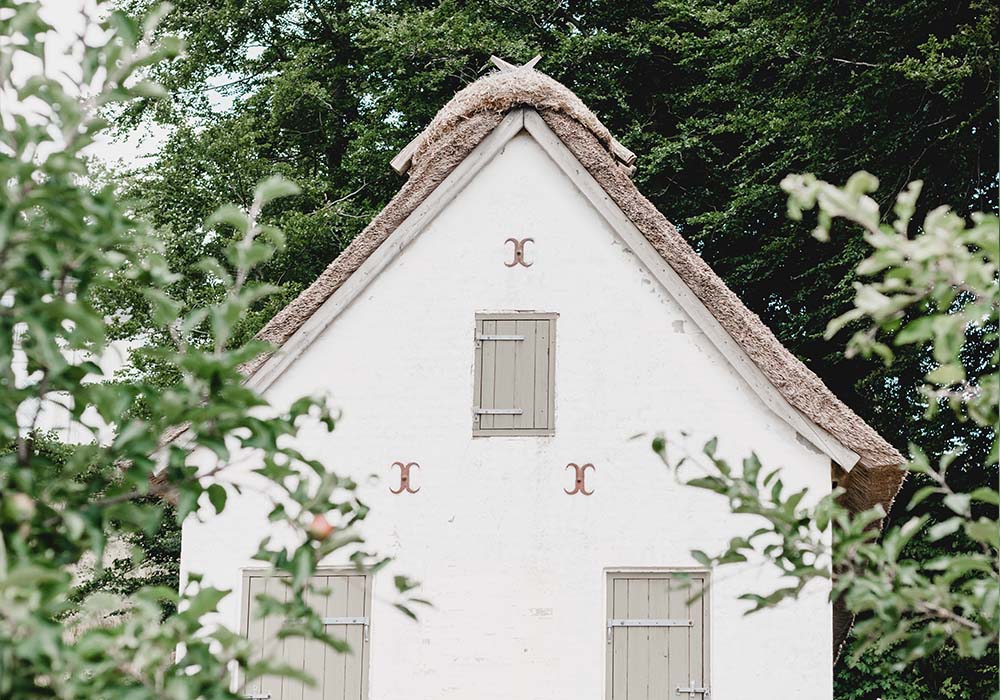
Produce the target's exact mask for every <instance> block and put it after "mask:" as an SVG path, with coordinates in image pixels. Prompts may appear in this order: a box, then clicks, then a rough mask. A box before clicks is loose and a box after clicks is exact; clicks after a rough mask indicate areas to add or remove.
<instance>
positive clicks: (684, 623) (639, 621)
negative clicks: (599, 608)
mask: <svg viewBox="0 0 1000 700" xmlns="http://www.w3.org/2000/svg"><path fill="white" fill-rule="evenodd" d="M615 627H694V620H683V619H645V618H636V619H621V618H613V619H611V620H608V644H611V631H612V630H613V629H614V628H615Z"/></svg>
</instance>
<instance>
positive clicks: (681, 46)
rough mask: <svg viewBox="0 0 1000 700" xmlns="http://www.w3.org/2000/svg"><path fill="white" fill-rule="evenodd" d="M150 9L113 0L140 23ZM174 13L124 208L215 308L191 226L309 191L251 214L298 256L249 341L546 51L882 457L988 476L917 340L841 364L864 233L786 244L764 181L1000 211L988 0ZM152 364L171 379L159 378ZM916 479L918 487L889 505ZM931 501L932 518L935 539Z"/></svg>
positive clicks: (656, 193) (957, 670)
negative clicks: (507, 63) (442, 135)
mask: <svg viewBox="0 0 1000 700" xmlns="http://www.w3.org/2000/svg"><path fill="white" fill-rule="evenodd" d="M153 3H154V0H118V5H119V6H120V7H122V8H124V9H126V10H127V11H129V12H132V13H142V12H143V11H145V9H147V8H148V7H149V6H150V5H151V4H153ZM177 4H178V8H177V11H176V12H174V13H173V14H171V15H170V16H169V17H168V18H167V20H166V24H164V25H163V27H164V29H163V31H167V32H173V33H177V34H179V35H182V36H184V37H185V39H186V40H187V55H186V58H185V59H184V60H183V61H176V62H173V63H171V64H169V65H164V66H162V67H158V68H156V69H155V74H156V75H157V77H158V79H160V80H161V81H162V82H163V83H164V84H165V85H166V86H168V88H169V89H170V93H171V94H170V99H169V100H156V101H153V100H148V101H146V100H139V101H138V102H136V103H134V104H133V105H132V106H130V107H129V108H128V109H125V110H122V111H121V112H120V113H118V114H117V115H116V118H115V122H116V124H117V126H118V128H119V129H122V130H127V129H129V128H132V127H134V126H135V125H136V124H138V123H140V122H142V121H144V120H152V121H154V122H157V123H160V124H165V125H168V126H169V127H170V128H171V129H172V130H173V131H172V136H171V138H170V140H169V141H168V143H167V144H166V146H165V147H164V148H163V149H162V151H161V152H160V153H159V154H158V155H157V157H156V158H155V159H154V163H153V164H152V165H151V166H150V167H149V168H148V169H146V170H145V171H143V172H140V173H138V174H137V175H136V178H135V180H134V184H133V186H132V188H131V191H132V192H133V193H134V194H135V195H137V196H139V197H141V198H142V199H143V200H145V205H144V206H143V212H144V213H145V214H146V215H147V216H148V217H149V218H150V219H151V220H152V221H153V222H154V223H155V225H156V229H157V232H158V235H159V236H160V237H161V239H162V241H163V244H164V247H165V250H166V255H167V257H168V259H170V261H171V263H172V265H173V266H174V267H175V268H176V269H178V270H180V271H182V272H183V273H184V275H183V279H182V280H180V281H179V282H177V283H176V284H175V285H173V286H172V287H171V292H172V293H173V294H174V296H175V297H176V298H178V299H179V300H181V301H182V302H184V303H185V304H191V305H197V304H200V303H205V302H206V301H210V300H213V299H215V298H216V295H218V294H219V292H220V290H219V288H218V286H217V285H213V284H211V279H210V278H209V277H207V276H206V275H205V274H204V273H203V272H201V271H200V270H198V269H196V268H195V265H196V263H197V261H198V260H199V259H200V257H202V256H203V255H215V256H218V255H219V254H220V253H219V246H221V245H223V244H224V241H223V240H221V239H218V238H216V239H211V238H209V239H208V240H205V236H204V231H203V230H202V228H201V222H202V221H203V220H204V219H205V218H206V217H207V216H209V215H210V214H211V212H212V211H214V209H215V208H216V207H218V206H219V205H221V204H222V203H224V202H227V201H236V202H240V203H242V204H243V205H244V206H246V202H247V200H248V199H249V197H250V196H251V192H252V188H253V183H254V182H256V180H257V179H259V178H260V177H262V176H264V175H265V174H266V173H269V172H270V171H271V170H272V169H273V170H276V171H278V172H280V173H282V174H284V175H286V176H287V177H289V178H291V179H294V180H295V181H296V182H297V183H299V184H300V185H301V188H302V191H301V193H300V194H299V195H297V196H295V197H290V198H288V199H285V200H282V201H281V202H279V203H277V204H276V205H274V206H272V207H271V208H270V209H269V210H268V211H267V212H265V216H266V220H267V221H268V222H270V223H275V224H279V225H281V226H282V228H283V229H284V230H285V232H286V237H287V245H286V248H285V251H284V252H282V253H279V254H277V255H276V256H275V257H273V258H272V259H271V260H269V261H267V262H266V263H265V264H263V265H261V266H260V267H258V268H256V269H255V270H254V272H253V273H252V274H253V279H255V280H259V281H262V282H267V283H270V284H273V285H275V286H276V287H278V288H279V291H278V292H277V293H276V294H275V295H273V296H271V297H268V298H267V299H265V300H261V301H259V302H257V303H256V304H255V305H254V306H253V307H252V308H251V310H250V312H249V313H248V314H247V316H246V318H245V320H244V321H243V322H242V323H241V324H240V325H239V327H238V329H237V330H236V334H237V336H238V337H239V338H246V337H249V336H251V335H252V334H253V332H254V331H255V330H256V329H257V328H259V327H260V325H261V324H262V323H263V322H264V320H265V319H266V318H268V317H269V316H270V315H271V314H272V313H274V312H275V311H276V310H278V309H279V308H280V307H281V306H282V305H283V304H284V303H285V302H287V301H288V300H290V299H291V298H293V297H294V296H295V295H296V294H297V293H298V292H299V291H301V290H302V289H303V288H304V287H305V286H306V285H308V284H309V283H310V282H311V281H312V280H313V279H314V278H315V276H316V275H317V274H318V273H319V272H320V270H322V268H323V267H324V266H325V265H326V264H327V263H328V262H329V261H330V260H331V259H332V258H333V257H334V256H335V255H336V254H337V253H339V252H340V250H342V249H343V247H344V246H345V245H346V244H347V243H348V242H349V241H350V240H351V239H352V238H353V237H354V235H356V234H357V232H358V231H359V230H360V229H361V228H362V227H363V226H364V225H365V224H366V223H367V222H368V221H369V220H370V219H371V217H372V216H373V215H374V214H375V213H376V212H377V211H378V210H379V209H380V208H381V207H382V206H383V205H384V204H385V203H386V202H387V201H388V199H389V198H390V196H391V195H392V194H393V193H394V192H395V191H396V189H397V188H398V187H399V185H400V180H399V179H398V178H397V177H396V176H395V175H394V174H393V173H392V172H391V171H390V169H389V167H388V161H389V160H390V158H391V157H392V156H393V155H395V153H396V152H397V151H398V150H399V149H400V148H401V147H402V146H403V145H404V144H405V143H406V142H407V141H408V140H409V139H410V138H412V137H413V136H414V135H416V134H417V133H418V132H419V131H420V129H421V128H423V127H424V126H425V125H426V124H427V123H428V122H429V121H430V119H431V118H432V117H433V115H434V114H435V112H436V111H437V110H438V109H439V108H440V107H441V106H442V105H443V104H444V103H445V102H446V101H447V100H448V99H450V98H451V96H452V95H453V94H454V93H455V92H456V91H457V90H458V89H460V88H461V87H463V86H464V85H465V84H467V83H468V82H470V81H472V80H474V79H475V78H477V77H479V76H480V75H482V74H483V73H484V72H485V71H487V70H490V69H491V67H490V64H489V63H488V61H487V58H488V56H489V54H490V53H496V54H498V55H500V56H503V57H504V58H507V59H510V60H514V61H525V60H528V59H529V58H531V57H532V56H534V55H535V54H536V53H541V54H542V56H543V60H542V62H541V64H540V67H541V68H542V69H543V70H545V71H546V72H547V73H548V74H550V75H552V76H553V77H555V78H557V79H559V80H561V81H562V82H564V83H565V84H566V85H568V86H569V87H570V88H572V89H573V90H574V91H576V92H577V93H578V94H579V95H580V96H581V98H583V99H584V101H585V102H587V103H588V104H589V105H590V106H591V107H592V108H594V109H595V111H596V112H597V113H598V115H599V116H600V117H601V118H602V119H603V120H604V121H605V123H606V124H607V125H608V127H609V128H610V129H611V131H612V132H613V133H615V134H616V135H617V136H618V137H619V138H620V139H621V140H622V141H623V142H624V143H625V144H626V145H627V146H629V147H630V148H631V149H633V150H634V151H636V152H637V153H639V154H640V160H639V169H638V171H637V173H636V180H637V183H638V184H639V186H640V188H641V189H642V191H643V192H644V193H646V194H647V195H648V196H649V197H650V198H651V199H652V201H653V202H654V204H656V205H657V207H659V208H660V210H661V211H663V212H664V213H666V214H667V216H668V217H669V218H671V219H672V220H673V221H674V222H675V223H677V224H678V225H679V227H680V228H681V230H682V232H683V233H684V235H685V236H686V237H687V238H688V239H689V240H690V241H692V243H694V244H695V246H696V247H697V249H698V250H699V252H700V253H701V254H702V256H703V257H704V258H705V259H706V260H707V261H708V262H709V263H710V264H711V265H712V266H713V267H714V268H715V269H716V270H717V271H718V272H719V273H720V274H721V275H722V276H723V278H724V279H725V280H726V282H727V283H728V284H729V285H730V286H731V287H732V288H733V289H734V290H736V291H737V293H738V294H739V295H740V296H741V298H742V299H743V300H744V301H745V302H746V303H747V304H748V306H749V307H750V308H751V309H752V310H754V311H755V312H757V313H758V314H760V315H761V316H762V317H763V318H764V320H765V321H766V322H767V323H768V325H769V326H770V327H771V328H772V329H773V330H774V331H775V332H776V334H777V335H778V337H779V338H780V339H781V341H782V342H783V343H784V344H785V345H786V346H787V347H789V348H790V349H791V350H792V351H793V352H795V353H796V354H797V355H798V356H799V357H800V358H802V359H803V360H805V361H806V362H807V364H808V365H809V366H810V367H811V368H812V369H814V370H815V371H817V373H818V374H820V376H821V377H822V378H823V379H824V380H825V382H826V383H827V384H828V385H829V386H830V387H831V388H832V389H833V390H834V391H835V392H836V393H837V395H838V396H839V397H840V398H842V399H843V400H845V401H846V402H847V403H848V404H849V405H851V406H852V407H853V408H854V410H855V411H856V412H858V413H859V414H860V415H862V417H864V418H865V419H866V420H867V421H868V422H869V423H871V424H872V425H873V426H875V427H876V428H877V429H878V430H879V431H880V432H881V433H882V434H883V435H885V436H886V437H887V438H888V439H889V440H890V441H892V442H894V443H895V444H896V446H897V447H899V448H905V445H906V442H907V441H908V440H914V441H916V442H918V443H919V444H921V445H922V446H923V447H924V449H925V450H926V451H927V453H928V455H929V456H930V458H931V459H932V460H934V461H936V460H937V459H939V458H940V456H941V455H943V454H945V453H946V452H947V451H948V450H949V448H950V446H951V445H952V444H953V443H954V442H955V441H956V440H957V439H960V438H962V439H965V438H969V439H968V440H967V441H968V443H969V449H968V450H967V451H966V452H965V453H964V454H962V455H960V456H959V457H958V458H956V461H955V463H954V464H953V465H952V468H951V479H952V480H953V483H954V484H955V487H956V488H960V489H964V490H968V489H969V488H971V487H972V486H973V485H975V484H979V483H985V482H992V481H994V480H995V478H996V468H995V467H994V466H991V465H987V464H986V460H985V454H984V453H983V452H982V448H981V446H983V445H987V444H989V432H990V430H989V428H987V427H983V428H976V429H972V428H970V427H969V425H968V423H962V422H961V421H960V420H958V418H956V417H953V416H952V415H951V414H950V413H949V414H943V415H940V416H939V417H938V418H937V420H935V421H933V422H928V421H923V420H922V415H923V413H924V410H925V399H924V397H923V396H922V395H921V394H920V393H919V391H917V388H916V387H917V386H918V384H919V381H918V380H919V378H920V377H922V376H923V374H924V371H925V366H926V365H927V363H929V362H933V358H932V357H931V355H930V353H929V351H928V349H927V348H926V347H923V346H918V345H913V346H905V347H902V348H898V349H897V353H896V358H895V361H894V362H893V363H892V365H891V366H888V367H886V366H884V365H882V364H880V363H877V362H869V361H865V360H864V359H863V358H861V357H858V356H855V357H845V355H844V353H842V352H841V351H840V347H839V346H838V344H836V343H832V342H830V340H829V339H827V338H826V337H825V336H824V329H825V327H826V323H827V321H828V320H829V319H830V318H834V317H836V316H838V315H840V314H841V313H843V312H844V311H845V310H847V309H848V308H850V306H851V299H852V295H853V292H852V286H851V283H852V281H853V271H854V269H855V267H856V266H857V265H858V263H859V262H860V261H861V260H862V259H863V258H864V257H865V256H866V255H867V251H866V247H865V244H864V242H863V241H862V240H861V239H860V238H856V237H854V238H848V239H842V240H844V242H843V244H842V245H838V246H824V245H821V244H819V243H818V242H816V241H813V240H811V239H809V238H807V237H803V236H801V235H800V232H799V229H798V227H797V226H796V225H795V223H794V222H789V221H788V220H786V219H785V218H783V217H781V216H780V214H779V213H778V212H780V211H781V209H782V207H783V204H782V201H781V194H780V191H779V189H778V187H777V185H778V183H779V181H780V180H781V178H782V177H783V176H784V175H785V174H786V173H788V172H804V171H809V172H815V173H819V174H821V175H822V176H823V177H825V178H827V179H828V180H830V181H843V180H846V178H847V177H848V176H849V175H850V174H851V173H852V172H853V171H854V170H856V169H857V168H858V167H864V168H866V169H868V170H870V171H872V172H878V173H880V174H881V175H882V178H883V181H884V183H885V185H884V194H883V195H882V197H881V202H882V203H883V205H884V204H885V203H886V202H891V201H892V200H893V199H894V198H895V196H896V194H898V193H899V192H900V191H902V189H903V188H904V187H905V186H906V183H908V182H909V181H911V180H913V179H922V180H924V181H925V182H926V183H927V185H926V187H925V192H924V195H925V196H924V200H925V201H948V202H953V203H954V204H955V207H956V211H957V212H958V213H959V214H961V215H967V214H969V213H970V212H972V211H977V210H981V211H995V210H996V207H997V190H996V183H997V169H996V151H995V144H996V142H997V110H996V95H997V91H998V83H997V65H998V54H997V47H998V45H1000V36H998V27H1000V10H998V7H997V5H996V3H991V2H987V1H986V0H961V1H959V2H945V1H944V0H876V1H874V2H867V3H823V2H816V1H815V0H813V1H807V0H782V1H780V2H779V1H777V0H737V1H736V2H732V1H730V0H725V1H723V0H684V1H683V2H681V1H679V0H660V1H659V2H639V1H638V0H624V1H622V0H614V1H609V0H588V1H586V2H577V1H575V0H572V1H570V2H565V3H559V2H551V1H550V0H506V1H504V2H500V1H492V0H491V1H487V2H463V1H460V0H446V1H445V2H440V3H425V2H412V1H408V0H375V1H374V2H351V1H349V0H269V1H268V2H237V1H235V0H222V1H220V0H179V1H178V3H177ZM212 86H216V87H212ZM919 206H921V205H919V204H918V207H919ZM925 213H926V211H925V210H924V209H920V210H919V211H918V212H917V215H918V217H922V216H923V215H924V214H925ZM128 298H132V299H135V300H136V302H137V305H136V307H135V308H134V309H132V310H131V311H132V313H131V314H130V316H129V319H130V320H129V322H128V323H127V324H124V325H122V326H121V327H119V328H115V329H112V331H111V332H112V333H113V334H118V335H126V336H127V335H133V334H143V336H144V337H147V338H149V339H150V340H152V341H153V342H154V343H160V344H168V343H169V338H167V337H166V336H165V334H163V333H162V331H161V329H160V328H159V327H158V326H157V324H155V323H153V322H152V321H151V320H150V318H149V316H148V314H147V313H144V311H143V308H142V307H141V305H138V302H139V301H140V297H139V296H138V295H136V294H123V293H122V292H121V290H118V291H116V296H115V303H116V304H120V303H121V301H122V299H128ZM984 347H985V346H984V345H983V344H981V343H974V344H970V346H968V347H967V353H966V356H965V357H964V358H963V361H964V362H965V363H966V366H967V367H968V368H970V369H971V370H972V371H975V372H979V373H981V371H982V370H983V369H984V368H985V367H987V366H988V365H989V362H990V354H989V352H988V351H984V350H983V348H984ZM141 368H142V369H144V370H147V371H148V372H149V374H150V375H151V376H159V377H161V379H162V380H165V381H173V380H175V379H176V375H175V374H174V373H173V371H172V370H171V368H169V367H165V366H163V365H162V364H152V363H147V364H142V365H141ZM973 431H977V432H978V435H979V438H977V439H971V436H972V432H973ZM915 484H916V482H915V481H910V482H908V483H907V485H906V486H905V487H904V488H905V489H906V491H905V492H904V494H903V495H902V496H901V499H902V500H904V501H905V500H906V498H908V497H909V496H912V494H913V489H914V488H915ZM941 505H942V504H941V503H940V501H930V502H927V503H925V505H924V507H925V508H926V509H928V510H929V511H932V512H931V515H932V517H933V518H935V519H936V520H944V519H947V517H948V512H947V510H946V509H944V508H943V507H941ZM893 518H895V514H890V519H893ZM919 537H921V538H922V537H923V535H922V534H921V535H920V536H919ZM918 546H919V547H920V548H921V551H922V553H923V554H922V555H921V556H926V557H929V558H931V557H933V556H934V553H935V551H936V550H937V549H938V548H939V547H941V546H942V543H939V542H926V541H923V540H922V539H921V540H920V541H918V542H914V543H911V549H913V548H914V547H918ZM941 654H947V650H942V652H941ZM939 656H940V655H939ZM914 663H916V664H918V665H922V667H923V669H924V672H925V674H924V675H925V677H927V678H936V679H938V680H941V681H942V682H943V679H945V678H947V677H949V675H952V674H957V675H959V676H962V675H965V676H971V675H973V674H974V673H976V670H975V669H973V668H970V667H968V666H963V665H962V664H963V662H961V661H959V660H957V659H954V658H951V660H950V661H947V662H942V661H941V659H940V658H938V659H936V660H934V661H926V662H925V661H923V660H918V661H916V662H914ZM942 664H943V665H942ZM870 667H873V665H870ZM942 669H944V670H942ZM949 669H950V670H949ZM858 673H860V671H859V672H858ZM858 673H853V674H844V675H842V676H840V677H839V678H841V679H843V680H844V683H841V684H840V686H838V687H839V689H840V690H843V691H844V692H846V690H847V688H848V686H847V685H845V683H849V684H855V685H856V683H855V681H856V680H857V677H858ZM942 674H943V675H942ZM838 682H839V681H838ZM838 692H840V691H838Z"/></svg>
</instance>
